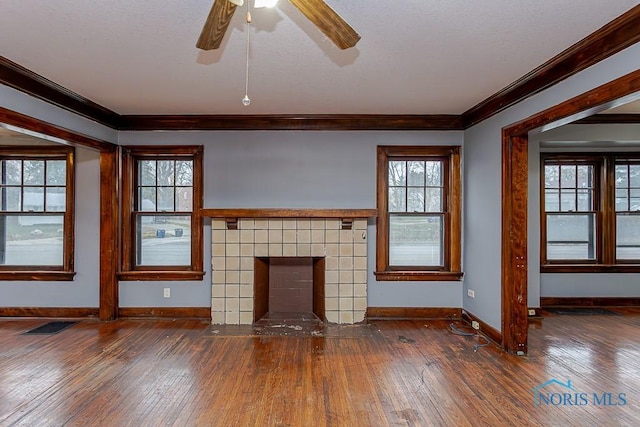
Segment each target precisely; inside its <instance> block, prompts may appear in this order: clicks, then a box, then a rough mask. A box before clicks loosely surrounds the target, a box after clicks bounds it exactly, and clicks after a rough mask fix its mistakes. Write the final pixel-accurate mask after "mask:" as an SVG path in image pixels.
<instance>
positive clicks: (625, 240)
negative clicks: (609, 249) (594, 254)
mask: <svg viewBox="0 0 640 427" xmlns="http://www.w3.org/2000/svg"><path fill="white" fill-rule="evenodd" d="M616 258H617V259H640V215H624V214H618V215H616Z"/></svg>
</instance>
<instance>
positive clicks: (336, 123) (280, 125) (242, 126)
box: [119, 114, 462, 130]
mask: <svg viewBox="0 0 640 427" xmlns="http://www.w3.org/2000/svg"><path fill="white" fill-rule="evenodd" d="M119 129H120V130H462V119H461V116H459V115H445V114H438V115H401V114H371V115H366V114H284V115H275V114H273V115H272V114H270V115H125V116H122V117H121V121H120V127H119Z"/></svg>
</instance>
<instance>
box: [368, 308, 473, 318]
mask: <svg viewBox="0 0 640 427" xmlns="http://www.w3.org/2000/svg"><path fill="white" fill-rule="evenodd" d="M461 315H462V309H461V308H456V307H368V308H367V319H369V320H374V319H375V320H383V319H389V320H390V319H460V317H461Z"/></svg>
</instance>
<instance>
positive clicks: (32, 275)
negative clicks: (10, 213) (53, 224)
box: [0, 145, 76, 281]
mask: <svg viewBox="0 0 640 427" xmlns="http://www.w3.org/2000/svg"><path fill="white" fill-rule="evenodd" d="M0 156H1V157H2V158H3V159H8V158H15V159H24V158H26V157H29V158H42V159H43V160H48V159H52V158H54V157H60V158H64V159H65V160H66V164H67V167H66V183H65V191H66V206H65V211H64V213H63V217H64V219H63V221H64V227H63V230H64V234H63V243H62V245H63V249H62V254H63V255H62V265H61V266H49V265H46V266H45V265H42V266H40V265H19V266H16V265H2V266H0V280H7V281H10V280H15V281H72V280H73V278H74V276H75V274H76V273H75V271H74V258H75V255H74V253H75V252H74V245H75V150H74V149H73V147H69V146H64V145H60V146H5V147H0ZM45 213H46V212H43V214H45ZM60 213H62V212H60Z"/></svg>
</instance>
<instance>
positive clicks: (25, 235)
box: [0, 146, 74, 280]
mask: <svg viewBox="0 0 640 427" xmlns="http://www.w3.org/2000/svg"><path fill="white" fill-rule="evenodd" d="M73 154H74V153H73V148H71V147H66V146H59V147H58V146H50V147H49V146H38V147H24V146H11V147H0V175H1V177H0V206H1V209H0V278H1V279H4V280H72V279H73V276H74V272H73V244H74V241H73V238H74V216H73V214H74V186H73V184H74V167H73V164H74V163H73Z"/></svg>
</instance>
